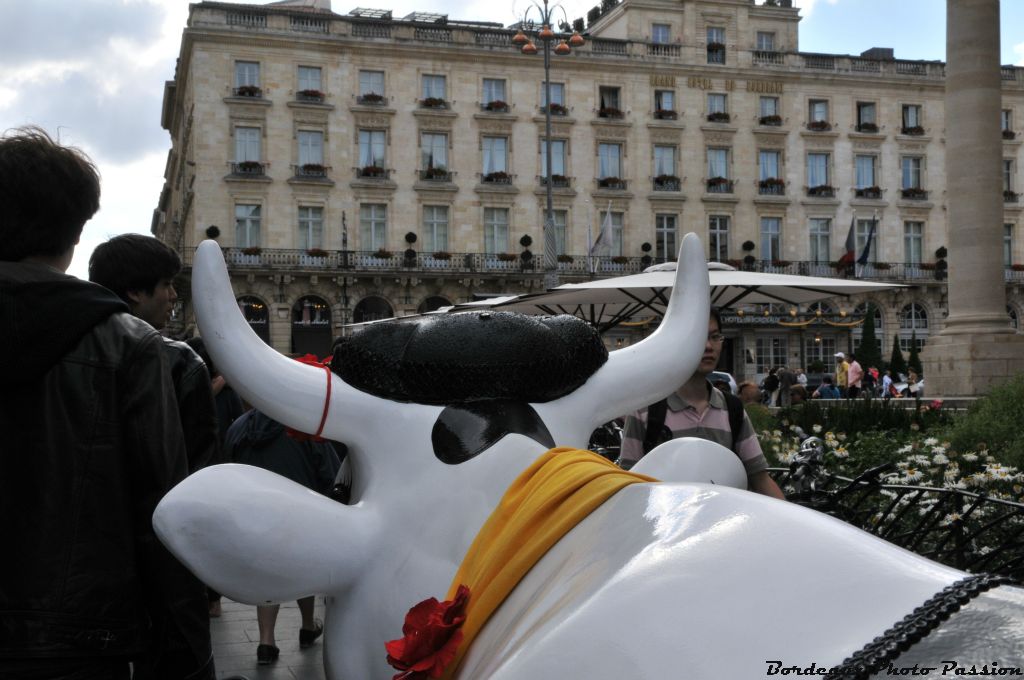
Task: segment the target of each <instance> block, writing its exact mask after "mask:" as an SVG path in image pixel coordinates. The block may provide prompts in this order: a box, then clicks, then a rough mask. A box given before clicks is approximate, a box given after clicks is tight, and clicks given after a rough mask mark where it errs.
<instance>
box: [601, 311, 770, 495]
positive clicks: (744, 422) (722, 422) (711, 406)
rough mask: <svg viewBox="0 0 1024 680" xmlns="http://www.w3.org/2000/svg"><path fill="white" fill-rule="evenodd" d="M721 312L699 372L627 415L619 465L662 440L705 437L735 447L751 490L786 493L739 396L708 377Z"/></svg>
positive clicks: (717, 348)
mask: <svg viewBox="0 0 1024 680" xmlns="http://www.w3.org/2000/svg"><path fill="white" fill-rule="evenodd" d="M724 340H725V335H724V334H723V333H722V317H721V315H720V313H719V311H718V310H717V309H715V308H712V310H711V318H710V319H709V322H708V335H707V342H706V344H705V345H704V356H703V358H702V359H701V362H700V364H699V365H698V367H697V370H696V371H695V372H694V374H693V375H692V376H691V377H690V379H689V380H687V381H686V382H685V383H683V384H682V385H680V386H679V388H678V389H677V390H676V391H675V392H673V393H672V394H670V395H669V396H668V397H667V398H666V399H663V400H662V401H660V402H656V403H655V404H651V405H650V406H648V407H647V408H646V409H644V410H642V411H637V412H636V413H634V414H632V415H629V416H626V418H625V425H624V427H623V439H622V450H621V453H620V464H621V465H622V466H623V467H625V468H629V467H632V466H633V465H634V464H635V463H636V462H637V461H638V460H640V458H642V457H643V456H644V455H645V454H646V453H647V452H648V451H650V450H651V449H652V448H654V447H655V446H657V445H658V444H660V443H662V442H663V441H666V440H667V439H673V438H676V437H700V438H702V439H707V440H709V441H713V442H715V443H717V444H721V445H722V446H724V447H726V448H728V449H731V450H732V451H733V453H735V454H736V455H737V457H739V459H740V461H741V462H742V463H743V465H744V467H745V468H746V471H747V481H748V487H749V488H750V490H751V491H756V492H758V493H762V494H764V495H766V496H772V497H774V498H785V497H784V496H783V494H782V491H781V490H780V489H779V487H778V485H777V484H776V483H775V481H774V480H772V478H771V477H770V476H769V475H768V462H767V460H766V459H765V457H764V454H763V453H762V451H761V445H760V444H759V443H758V441H757V435H756V434H755V432H754V427H753V426H752V425H751V423H750V418H749V417H748V416H747V414H746V412H745V411H744V410H743V403H742V402H741V401H740V399H739V398H738V397H736V396H734V395H732V394H729V393H727V392H722V391H721V390H719V389H718V388H716V387H714V386H713V385H712V384H711V383H710V382H708V378H707V377H708V375H709V374H710V373H711V372H712V371H713V370H715V366H717V365H718V359H719V356H720V355H721V353H722V343H723V342H724Z"/></svg>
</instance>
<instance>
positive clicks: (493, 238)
mask: <svg viewBox="0 0 1024 680" xmlns="http://www.w3.org/2000/svg"><path fill="white" fill-rule="evenodd" d="M507 251H508V208H484V252H485V253H504V252H507Z"/></svg>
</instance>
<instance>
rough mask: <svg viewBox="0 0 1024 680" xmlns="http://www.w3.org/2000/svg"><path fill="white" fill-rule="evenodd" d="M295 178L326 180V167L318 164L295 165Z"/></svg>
mask: <svg viewBox="0 0 1024 680" xmlns="http://www.w3.org/2000/svg"><path fill="white" fill-rule="evenodd" d="M294 167H295V176H296V177H301V178H304V179H326V178H327V170H328V168H327V166H325V165H321V164H319V163H306V164H304V165H296V166H294Z"/></svg>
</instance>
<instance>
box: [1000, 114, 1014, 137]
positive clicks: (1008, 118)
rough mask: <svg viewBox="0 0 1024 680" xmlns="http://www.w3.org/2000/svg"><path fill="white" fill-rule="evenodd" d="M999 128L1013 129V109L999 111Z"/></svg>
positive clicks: (1004, 129)
mask: <svg viewBox="0 0 1024 680" xmlns="http://www.w3.org/2000/svg"><path fill="white" fill-rule="evenodd" d="M999 128H1000V129H1001V130H1003V131H1004V132H1005V131H1007V130H1013V111H1011V110H1010V109H1003V110H1002V111H1000V112H999Z"/></svg>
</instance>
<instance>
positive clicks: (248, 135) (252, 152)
mask: <svg viewBox="0 0 1024 680" xmlns="http://www.w3.org/2000/svg"><path fill="white" fill-rule="evenodd" d="M261 141H262V132H261V130H260V129H259V128H255V127H241V126H240V127H236V128H235V162H237V163H246V162H250V161H255V162H257V163H259V162H260V161H261V160H262V157H261V150H260V146H261Z"/></svg>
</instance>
